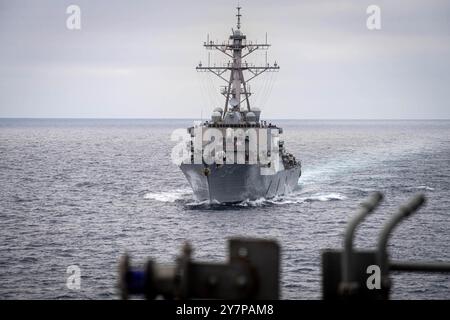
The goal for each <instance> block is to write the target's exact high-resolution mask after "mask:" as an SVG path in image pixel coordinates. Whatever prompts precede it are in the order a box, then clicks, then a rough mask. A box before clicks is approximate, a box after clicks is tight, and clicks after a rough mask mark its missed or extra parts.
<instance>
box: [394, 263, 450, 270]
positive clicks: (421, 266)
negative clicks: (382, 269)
mask: <svg viewBox="0 0 450 320" xmlns="http://www.w3.org/2000/svg"><path fill="white" fill-rule="evenodd" d="M389 270H390V271H409V272H450V263H449V262H422V261H391V262H390V263H389Z"/></svg>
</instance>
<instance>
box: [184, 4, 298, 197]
mask: <svg viewBox="0 0 450 320" xmlns="http://www.w3.org/2000/svg"><path fill="white" fill-rule="evenodd" d="M240 10H241V7H237V15H236V17H237V25H236V29H232V34H231V35H230V37H229V39H228V41H226V42H223V43H218V42H217V41H210V40H209V36H208V39H207V41H206V42H205V43H204V47H205V48H206V49H207V50H218V51H220V52H221V53H223V54H224V55H225V56H227V57H228V58H229V61H228V62H226V63H224V64H222V65H218V66H217V65H213V66H211V65H210V63H209V59H208V64H207V65H202V63H201V62H200V63H199V65H198V66H197V68H196V69H197V71H201V72H211V73H213V74H214V75H216V76H217V77H219V78H220V79H222V80H223V81H224V82H225V83H226V85H225V86H223V87H222V90H221V94H222V95H223V96H224V97H225V103H224V107H223V108H221V107H218V108H215V109H214V111H213V112H212V116H211V119H210V120H207V121H202V122H200V123H198V124H196V125H194V126H192V127H190V128H188V137H189V138H188V141H187V145H186V147H187V150H188V156H187V157H186V158H185V159H184V161H183V162H182V163H181V164H180V168H181V170H182V171H183V173H184V175H185V176H186V178H187V180H188V181H189V184H190V185H191V187H192V190H193V191H194V196H195V198H196V200H198V201H209V202H211V203H236V202H242V201H246V200H256V199H260V198H265V199H269V198H273V197H275V196H279V195H283V194H287V193H289V192H291V191H293V190H294V189H295V188H296V187H297V185H298V180H299V178H300V175H301V163H300V161H299V160H297V159H296V158H295V157H294V156H293V155H292V154H290V153H288V152H287V151H286V149H285V146H284V142H283V141H282V140H281V139H280V136H281V134H282V133H283V129H282V128H280V127H278V126H276V125H274V124H272V123H268V122H267V121H263V120H262V119H261V110H260V109H259V108H256V107H253V106H252V105H251V103H250V96H251V95H252V92H250V87H249V83H250V82H251V81H252V80H253V79H255V78H256V77H258V76H259V75H261V74H262V73H264V72H276V71H278V70H279V68H280V67H279V65H278V64H277V63H276V62H275V63H273V64H269V63H267V54H266V63H265V64H263V65H253V64H251V63H247V62H246V61H244V60H243V59H244V58H245V57H247V56H248V55H250V54H251V53H253V52H255V51H256V50H267V49H268V48H269V47H270V45H269V44H268V43H267V36H266V41H265V42H264V43H257V42H256V43H253V42H251V41H247V39H246V36H245V35H244V34H243V33H242V31H241V16H242V15H241V11H240ZM244 75H245V76H244ZM211 142H215V143H214V144H213V143H211ZM212 145H213V146H214V147H211V146H212Z"/></svg>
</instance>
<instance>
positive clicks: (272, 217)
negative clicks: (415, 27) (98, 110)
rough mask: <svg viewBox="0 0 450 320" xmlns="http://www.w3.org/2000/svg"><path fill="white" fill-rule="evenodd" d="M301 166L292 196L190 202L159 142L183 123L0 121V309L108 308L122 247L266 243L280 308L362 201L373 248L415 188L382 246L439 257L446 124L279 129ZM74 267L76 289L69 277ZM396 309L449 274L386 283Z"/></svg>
mask: <svg viewBox="0 0 450 320" xmlns="http://www.w3.org/2000/svg"><path fill="white" fill-rule="evenodd" d="M276 123H277V124H279V125H281V126H282V127H284V132H285V133H284V137H285V141H286V143H285V144H286V147H287V149H288V150H289V151H290V152H292V153H294V154H295V155H296V156H297V157H298V158H300V159H301V161H302V164H303V175H302V177H301V178H300V180H299V186H298V190H296V191H295V192H294V193H293V194H291V195H288V196H285V197H281V198H277V199H273V200H263V199H261V200H258V201H253V202H245V203H241V204H239V205H233V206H214V207H211V206H208V205H198V204H197V203H195V201H194V199H193V195H192V193H191V191H190V189H189V185H188V184H187V182H186V180H185V179H184V176H183V175H182V173H181V171H180V170H179V169H178V168H177V167H176V166H175V165H174V164H172V163H171V161H170V154H171V149H172V147H173V146H174V142H171V141H170V134H171V132H172V131H173V130H174V129H176V128H183V127H187V126H189V125H191V124H192V121H191V120H50V119H49V120H14V119H3V120H0V210H1V211H0V221H1V229H0V299H11V298H20V299H28V298H32V299H41V298H45V299H47V298H51V299H53V298H56V299H61V298H68V299H71V298H75V299H78V298H88V299H105V298H106V299H109V298H117V297H118V296H117V292H116V289H115V284H116V276H117V273H116V271H117V262H118V259H119V257H120V256H121V255H122V254H123V253H124V252H125V251H128V252H129V253H130V254H131V255H132V257H133V259H134V261H135V262H136V263H142V262H144V261H145V258H147V257H154V258H156V259H157V260H158V261H160V262H172V261H173V260H174V259H175V257H176V255H177V254H178V253H179V250H180V246H181V244H182V243H183V242H184V241H185V240H186V239H188V240H190V241H191V242H192V245H193V248H194V258H195V259H197V260H206V261H213V260H219V261H223V260H224V259H225V258H226V257H227V252H226V239H227V238H229V237H232V236H242V235H244V236H251V237H264V238H274V239H277V240H278V241H279V243H280V245H281V248H282V293H283V298H285V299H317V298H320V297H321V292H320V253H321V250H322V249H325V248H339V247H340V246H341V243H342V234H343V230H344V227H345V224H346V222H347V221H348V219H349V218H350V217H351V216H352V215H353V214H354V213H355V212H356V210H357V209H358V205H359V203H361V202H362V201H363V200H364V199H365V198H366V197H368V195H370V194H371V192H373V191H375V190H379V191H382V192H383V193H384V195H385V197H386V199H385V201H384V202H383V205H381V206H380V208H379V210H377V211H376V212H375V213H374V214H373V216H371V217H369V218H368V219H367V220H366V221H365V222H364V224H363V225H362V226H361V227H360V229H359V230H358V233H357V239H356V244H357V247H359V248H373V247H374V246H375V244H376V241H377V236H378V233H379V231H380V228H381V226H382V225H383V223H384V222H385V221H386V219H387V218H388V217H389V216H390V215H392V214H393V213H394V212H395V210H396V208H397V207H398V206H399V205H400V204H402V203H404V202H405V201H407V200H408V199H409V198H410V197H412V196H413V195H414V194H416V193H418V192H423V193H425V194H426V196H427V198H428V203H427V205H426V206H425V207H424V208H422V209H421V210H420V211H419V212H418V213H417V214H416V215H414V216H412V217H411V218H409V219H408V220H406V221H405V222H403V223H402V224H401V225H400V226H399V227H398V228H397V229H396V230H395V231H394V234H393V237H392V238H391V239H390V242H389V252H390V254H391V257H393V258H395V259H398V260H408V259H409V260H442V261H450V210H449V208H450V121H277V122H276ZM69 265H78V266H80V268H81V275H82V279H81V289H80V290H79V291H71V290H69V289H67V288H66V278H67V274H66V269H67V267H68V266H69ZM392 293H393V294H392V297H393V298H395V299H403V298H406V299H413V298H418V299H428V298H435V299H448V298H449V297H450V276H449V275H448V274H395V275H393V292H392Z"/></svg>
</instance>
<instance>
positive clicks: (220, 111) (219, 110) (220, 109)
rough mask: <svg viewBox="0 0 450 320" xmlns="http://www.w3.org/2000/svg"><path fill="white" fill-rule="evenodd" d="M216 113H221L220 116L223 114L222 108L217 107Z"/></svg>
mask: <svg viewBox="0 0 450 320" xmlns="http://www.w3.org/2000/svg"><path fill="white" fill-rule="evenodd" d="M213 111H214V112H219V113H220V114H222V113H223V109H222V108H221V107H217V108H215V109H214V110H213Z"/></svg>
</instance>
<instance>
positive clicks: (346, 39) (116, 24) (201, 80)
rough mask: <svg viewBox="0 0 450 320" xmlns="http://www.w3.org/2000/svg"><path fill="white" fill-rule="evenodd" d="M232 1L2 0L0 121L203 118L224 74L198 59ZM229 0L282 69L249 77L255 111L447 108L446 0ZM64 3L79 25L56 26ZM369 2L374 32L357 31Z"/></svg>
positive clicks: (217, 99) (224, 24)
mask: <svg viewBox="0 0 450 320" xmlns="http://www.w3.org/2000/svg"><path fill="white" fill-rule="evenodd" d="M236 2H237V1H229V0H228V1H212V0H209V1H136V0H134V1H133V0H131V1H125V0H122V1H112V0H86V1H84V0H71V1H65V0H61V1H54V0H40V1H31V0H30V1H23V0H14V1H13V0H0V117H101V118H122V117H125V118H184V117H187V118H199V117H200V115H201V114H203V117H206V116H207V115H209V113H210V112H211V111H212V109H213V108H214V107H217V106H219V105H218V104H219V103H222V100H221V96H220V95H219V94H218V88H217V90H216V86H218V85H220V84H221V83H220V82H218V81H216V80H212V77H213V76H211V77H210V76H207V75H205V74H197V72H196V71H195V66H196V65H197V64H198V62H199V61H200V60H202V61H203V62H205V61H206V60H207V58H206V57H207V55H206V50H204V48H203V47H202V44H203V42H204V41H205V39H206V34H207V33H210V35H211V38H212V39H218V40H220V41H222V40H226V39H227V38H228V35H229V34H230V32H231V27H234V25H235V6H236ZM240 3H241V5H242V6H243V9H242V14H243V17H242V31H243V32H244V33H246V34H247V39H249V40H251V39H253V40H260V41H263V40H264V37H265V32H266V31H267V32H268V34H269V42H270V43H271V44H272V48H271V49H270V50H269V53H268V57H269V61H271V62H273V61H274V60H276V61H277V62H278V63H279V65H280V66H281V70H280V72H279V73H278V74H277V75H272V74H269V75H266V76H261V79H260V81H259V82H258V83H255V84H254V85H253V86H252V89H253V90H255V91H257V93H256V94H255V96H254V98H255V101H254V106H257V107H261V108H262V109H263V116H264V117H267V118H288V119H292V118H298V119H303V118H306V119H312V118H326V119H341V118H345V119H361V118H364V119H367V118H368V119H379V118H382V119H389V118H396V119H398V118H403V119H405V118H406V119H425V118H427V119H430V118H432V119H443V118H446V119H449V118H450V2H449V1H446V0H442V1H437V0H433V1H423V0H404V1H400V0H389V1H381V0H371V1H365V0H351V1H336V0H308V1H306V0H305V1H298V0H291V1H273V0H270V1H267V0H254V1H253V0H241V1H240ZM70 4H77V5H79V6H80V8H81V30H77V31H71V30H68V29H67V28H66V19H67V17H68V15H67V14H66V8H67V6H68V5H70ZM370 4H376V5H378V6H380V7H381V23H382V25H381V26H382V28H381V30H376V31H370V30H368V29H367V28H366V19H367V17H368V15H367V14H366V8H367V7H368V5H370ZM220 58H222V57H221V56H219V55H217V54H216V55H214V56H213V57H212V60H213V61H217V62H219V61H222V60H223V61H226V59H220ZM248 60H249V61H254V62H258V61H261V62H262V61H264V57H263V56H262V55H257V56H255V58H254V59H253V60H252V59H250V58H249V59H248ZM271 83H273V85H271ZM270 88H271V89H270ZM258 89H259V91H258ZM214 90H215V91H214ZM269 92H271V94H270V95H268V93H269Z"/></svg>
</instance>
